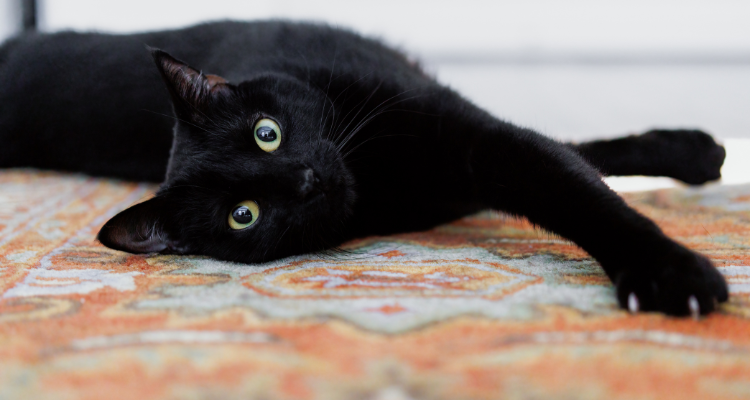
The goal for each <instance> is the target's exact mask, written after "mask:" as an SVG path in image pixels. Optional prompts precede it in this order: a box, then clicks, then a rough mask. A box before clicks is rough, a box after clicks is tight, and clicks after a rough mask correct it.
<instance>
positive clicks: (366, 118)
mask: <svg viewBox="0 0 750 400" xmlns="http://www.w3.org/2000/svg"><path fill="white" fill-rule="evenodd" d="M413 90H415V89H409V90H405V91H403V92H401V93H399V94H397V95H395V96H391V97H389V98H388V99H386V100H384V101H383V102H381V103H380V104H378V105H377V106H376V107H375V108H374V109H372V110H371V111H370V112H369V113H368V114H367V115H365V116H364V117H363V118H362V120H361V121H360V122H359V123H358V124H357V126H355V127H354V129H353V130H352V132H351V133H349V134H348V135H347V137H346V138H345V139H344V140H343V141H342V142H341V143H340V144H339V146H338V149H339V151H340V150H341V149H343V148H344V146H346V144H347V143H348V142H349V141H350V140H351V139H352V138H353V137H354V136H355V135H356V134H357V133H358V132H359V131H360V130H361V129H362V128H363V127H364V126H365V125H367V124H368V123H370V122H371V121H372V120H373V119H374V118H375V117H377V116H378V115H380V114H382V113H384V112H385V111H387V109H388V107H392V106H394V105H396V104H399V103H403V102H405V101H408V100H412V99H415V98H417V97H420V96H421V95H417V96H412V97H407V98H406V99H401V100H398V101H396V102H394V103H392V104H386V103H387V102H388V101H391V100H393V99H394V98H396V97H398V96H401V95H403V94H406V93H408V92H410V91H413ZM373 113H375V114H374V115H371V114H373Z"/></svg>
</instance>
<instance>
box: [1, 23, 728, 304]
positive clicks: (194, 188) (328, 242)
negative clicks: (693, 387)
mask: <svg viewBox="0 0 750 400" xmlns="http://www.w3.org/2000/svg"><path fill="white" fill-rule="evenodd" d="M144 44H148V45H150V46H155V47H158V48H163V49H167V50H169V51H170V52H172V53H173V54H176V55H179V57H180V58H184V59H186V60H190V62H191V63H194V65H197V66H200V67H202V68H205V70H206V71H210V72H211V73H216V74H218V75H220V76H221V77H219V76H217V75H206V74H204V73H202V72H199V70H196V69H193V68H191V67H189V66H187V65H186V64H185V63H183V62H181V61H178V60H177V59H175V58H173V57H171V56H170V55H168V54H167V53H165V52H163V51H161V50H156V49H151V50H150V52H151V56H152V57H153V60H155V61H156V66H157V68H154V67H153V64H152V61H149V60H148V52H147V51H146V50H145V49H144ZM159 74H160V75H161V78H160V76H159ZM160 80H163V81H164V82H166V85H167V88H168V93H169V96H171V101H172V105H173V111H174V114H172V110H170V105H169V99H168V97H167V96H168V95H167V93H166V92H165V91H164V89H163V83H162V82H160ZM497 95H498V96H502V95H503V94H502V93H498V94H497ZM0 105H1V107H2V108H0V145H1V146H2V147H1V148H0V167H14V166H33V167H39V168H55V169H63V170H72V171H82V172H85V173H88V174H92V175H105V176H115V177H121V178H126V179H137V180H154V181H156V180H158V181H161V180H164V183H163V184H162V186H161V188H160V189H159V191H158V193H157V194H156V196H155V197H154V198H153V199H151V200H148V201H146V202H143V203H141V204H138V205H135V206H133V207H131V208H129V209H127V210H125V211H123V212H121V213H120V214H118V215H117V216H115V217H114V218H112V220H110V221H109V222H107V224H106V225H105V226H104V227H103V228H102V230H101V231H100V232H99V240H100V241H101V242H102V243H103V244H104V245H106V246H109V247H112V248H115V249H121V250H125V251H129V252H137V253H142V252H160V253H179V254H204V255H209V256H212V257H216V258H218V259H223V260H232V261H240V262H249V263H254V262H262V261H268V260H272V259H276V258H279V257H284V256H288V255H292V254H299V253H305V252H311V251H322V250H326V249H330V248H334V247H335V246H337V245H339V244H340V243H342V242H343V241H345V240H348V239H351V238H354V237H358V236H363V235H374V234H389V233H394V232H402V231H411V230H421V229H427V228H430V227H433V226H435V225H437V224H441V223H444V222H448V221H451V220H454V219H456V218H460V217H462V216H465V215H467V214H471V213H474V212H477V211H479V210H481V209H485V208H493V209H496V210H503V211H505V212H508V213H511V214H515V215H522V216H525V217H527V218H528V219H529V220H530V221H532V222H533V223H535V224H537V225H539V226H541V227H543V228H545V229H548V230H550V231H552V232H555V233H557V234H560V235H562V236H564V237H566V238H568V239H570V240H572V241H574V242H575V243H576V244H578V245H579V246H581V247H582V248H583V249H585V250H586V251H587V252H588V253H589V254H591V255H592V256H594V257H595V258H596V259H597V260H598V261H599V262H600V263H601V265H602V267H603V268H604V270H605V272H606V273H607V275H608V276H609V277H610V278H611V279H612V281H613V282H614V283H615V284H616V285H617V295H618V299H619V302H620V304H621V305H622V306H623V307H629V308H630V309H631V310H637V309H640V310H659V311H663V312H666V313H669V314H674V315H685V314H688V313H691V312H692V313H697V312H700V313H702V314H706V313H709V312H711V311H712V310H714V307H715V302H716V301H719V302H723V301H726V300H727V286H726V283H725V282H724V279H723V277H722V276H721V275H720V274H719V273H718V272H717V270H716V269H715V268H714V267H713V266H712V265H711V262H710V261H709V260H708V259H707V258H705V257H703V256H701V255H699V254H696V253H694V252H692V251H690V250H688V249H686V248H685V247H683V246H681V245H679V244H678V243H676V242H674V241H672V240H670V239H669V238H668V237H666V236H665V235H664V234H663V233H662V231H661V230H660V229H659V228H658V227H657V226H656V225H655V224H654V223H653V222H651V221H650V220H648V219H646V218H645V217H643V216H642V215H640V214H638V213H637V212H636V211H634V210H633V209H631V208H630V207H628V206H627V205H626V204H625V202H624V201H623V200H622V199H621V198H620V197H619V196H617V194H615V193H614V192H613V191H611V190H610V189H609V188H608V187H607V186H606V185H605V184H604V183H603V182H602V180H601V175H600V172H599V171H602V172H604V173H606V174H613V175H617V174H646V175H667V176H673V177H675V178H678V179H682V180H683V181H685V182H688V183H692V184H698V183H702V182H705V181H707V180H712V179H717V178H719V177H720V175H719V168H720V167H721V164H722V162H723V159H724V149H723V148H722V147H721V146H718V145H717V144H716V143H715V142H714V141H713V139H712V138H711V137H710V136H708V135H706V134H704V133H702V132H699V131H680V132H675V131H652V132H649V133H647V134H645V135H642V136H632V137H628V138H624V139H618V140H615V141H609V142H606V141H605V142H591V143H584V144H581V145H572V144H567V145H566V144H561V143H559V142H557V141H554V140H551V139H548V138H546V137H544V136H542V135H540V134H538V133H536V132H534V131H532V130H530V129H525V128H521V127H518V126H515V125H512V124H510V123H507V122H504V121H502V120H500V119H498V118H496V117H494V116H492V115H490V114H488V113H487V112H485V111H483V110H482V109H480V108H478V107H476V106H475V105H473V104H472V103H471V102H469V101H468V100H466V99H464V98H462V97H461V96H460V95H458V94H457V93H456V92H454V91H452V90H451V89H449V88H446V87H444V86H442V85H440V84H438V83H437V82H436V81H435V80H434V79H433V78H432V77H430V76H428V75H427V74H425V73H424V72H423V71H422V69H420V67H419V66H418V65H417V64H416V63H414V62H412V61H410V60H409V59H408V58H406V57H405V56H404V55H402V54H400V53H399V52H397V51H394V50H392V49H389V48H387V47H385V46H383V45H382V44H380V43H378V42H377V41H373V40H369V39H365V38H362V37H360V36H358V35H355V34H353V33H350V32H347V31H343V30H339V29H334V28H330V27H326V26H321V25H312V24H297V23H289V22H280V21H271V22H252V23H240V22H220V23H211V24H205V25H200V26H196V27H192V28H188V29H182V30H176V31H166V32H156V33H145V34H137V35H126V36H118V35H105V34H77V33H60V34H53V35H28V36H23V37H20V38H16V39H14V40H12V41H10V42H8V43H6V44H5V45H4V47H3V48H2V50H0ZM172 115H174V117H172ZM172 126H174V128H173V131H174V135H172V134H171V133H170V128H171V127H172ZM170 149H171V153H170ZM586 160H588V162H587V161H586ZM592 164H593V165H594V166H595V167H594V166H592ZM597 168H598V170H597ZM165 171H166V178H164V176H165Z"/></svg>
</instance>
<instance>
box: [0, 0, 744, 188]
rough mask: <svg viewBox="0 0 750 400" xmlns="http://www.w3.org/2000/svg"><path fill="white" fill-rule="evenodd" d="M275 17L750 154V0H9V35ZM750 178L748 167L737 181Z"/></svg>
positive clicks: (590, 125)
mask: <svg viewBox="0 0 750 400" xmlns="http://www.w3.org/2000/svg"><path fill="white" fill-rule="evenodd" d="M264 18H287V19H295V20H312V21H324V22H328V23H330V24H333V25H338V26H341V27H346V28H351V29H353V30H355V31H358V32H361V33H363V34H365V35H368V36H372V37H378V38H381V39H382V40H384V41H385V42H387V43H389V44H391V45H394V46H396V47H399V48H401V49H403V50H405V51H406V52H408V53H410V54H411V55H413V56H416V58H418V59H420V60H421V61H422V62H423V63H424V65H425V66H426V69H427V70H428V71H430V72H431V73H433V74H434V75H436V76H437V78H438V79H439V80H440V81H441V82H443V83H445V84H448V85H450V86H452V87H453V88H455V89H457V90H458V91H459V92H461V93H463V94H464V95H465V96H466V97H468V98H469V99H471V100H472V101H474V102H475V103H477V104H479V105H480V106H482V107H484V108H486V109H487V110H489V111H490V112H492V113H493V114H495V115H497V116H499V117H501V118H504V119H507V120H510V121H512V122H515V123H517V124H519V125H523V126H527V127H531V128H534V129H536V130H538V131H541V132H542V133H544V134H547V135H549V136H553V137H556V138H560V139H565V140H575V141H580V140H585V139H590V138H600V137H612V136H618V135H622V134H626V133H634V132H641V131H644V130H646V129H649V128H652V127H671V128H702V129H705V130H707V131H709V132H711V133H713V134H714V135H715V136H717V137H718V138H720V139H721V140H722V141H723V142H724V143H726V144H727V147H728V150H729V151H730V156H731V155H732V154H736V156H735V158H736V159H737V160H738V161H737V162H740V161H741V160H740V158H742V159H745V160H750V2H749V1H743V0H711V1H696V0H629V1H617V0H615V1H606V2H603V1H596V0H566V1H557V0H524V1H519V0H510V1H493V0H462V1H441V0H379V1H371V2H360V1H352V0H325V1H323V0H319V1H306V0H244V1H241V0H211V1H208V2H207V1H189V0H107V1H101V0H98V1H97V0H37V1H35V2H34V1H29V0H0V39H4V38H6V37H8V36H10V35H13V34H14V33H16V32H19V31H21V30H22V29H24V26H25V27H26V29H34V28H36V29H38V30H40V31H43V32H55V31H59V30H67V29H73V30H95V31H102V32H116V33H127V32H136V31H143V30H157V29H170V28H177V27H181V26H186V25H191V24H195V23H199V22H201V21H207V20H216V19H240V20H252V19H264ZM742 139H745V140H742ZM739 154H743V156H742V157H740V156H738V155H739ZM730 161H732V160H730V159H729V158H728V159H727V167H731V163H730ZM732 162H734V161H732ZM735 169H736V170H737V171H738V172H737V174H739V175H737V174H735V175H736V177H732V176H728V173H729V175H732V174H734V172H732V171H734V170H735ZM745 171H747V172H745ZM730 172H731V173H730ZM742 173H744V175H742V176H740V175H741V174H742ZM748 174H750V164H747V163H746V164H743V166H740V165H739V164H738V165H737V166H735V167H731V168H728V169H726V170H725V172H724V175H725V179H724V181H725V182H726V183H734V182H739V181H743V182H744V181H750V175H748Z"/></svg>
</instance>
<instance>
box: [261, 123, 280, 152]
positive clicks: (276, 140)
mask: <svg viewBox="0 0 750 400" xmlns="http://www.w3.org/2000/svg"><path fill="white" fill-rule="evenodd" d="M255 143H258V146H259V147H260V148H261V149H262V150H263V151H266V152H269V153H270V152H272V151H274V150H276V149H278V148H279V145H280V144H281V128H279V125H278V124H276V122H274V121H273V120H271V119H268V118H263V119H262V120H260V121H258V123H257V124H255Z"/></svg>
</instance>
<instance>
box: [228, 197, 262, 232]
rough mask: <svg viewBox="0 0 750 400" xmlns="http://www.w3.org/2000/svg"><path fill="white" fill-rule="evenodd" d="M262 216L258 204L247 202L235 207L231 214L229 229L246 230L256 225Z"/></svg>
mask: <svg viewBox="0 0 750 400" xmlns="http://www.w3.org/2000/svg"><path fill="white" fill-rule="evenodd" d="M258 215H260V208H258V203H256V202H254V201H252V200H245V201H242V202H240V203H239V204H237V205H236V206H234V208H232V212H230V213H229V227H230V228H232V229H235V230H240V229H245V228H247V227H248V226H250V225H252V224H254V223H255V221H257V220H258Z"/></svg>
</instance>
